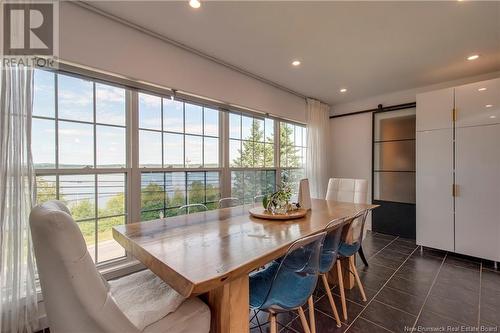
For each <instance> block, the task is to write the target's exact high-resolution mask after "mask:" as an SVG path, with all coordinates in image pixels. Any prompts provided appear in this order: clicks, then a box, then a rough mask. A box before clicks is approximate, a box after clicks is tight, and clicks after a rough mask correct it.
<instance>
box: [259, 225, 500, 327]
mask: <svg viewBox="0 0 500 333" xmlns="http://www.w3.org/2000/svg"><path fill="white" fill-rule="evenodd" d="M363 249H364V252H365V255H366V257H367V259H368V263H369V265H370V266H369V267H364V266H363V265H362V263H361V260H359V258H358V261H357V263H358V272H359V274H360V278H361V281H362V283H363V285H364V287H365V291H366V295H367V298H368V300H367V302H363V301H362V300H361V298H360V295H359V293H358V291H357V289H356V288H355V289H354V290H352V291H348V292H347V299H348V301H347V309H348V317H349V319H348V320H347V321H343V324H342V327H340V328H337V327H336V324H335V320H334V319H333V314H332V313H331V308H330V305H329V303H328V298H327V296H326V295H325V291H324V290H322V289H321V288H320V287H318V288H317V290H316V291H315V295H314V300H315V314H316V328H317V329H316V331H317V332H318V333H331V332H334V333H338V332H353V333H357V332H363V333H377V332H396V333H399V332H411V331H415V332H431V330H432V331H434V332H435V331H437V330H439V331H444V332H452V331H453V332H465V331H468V332H470V331H474V332H475V331H480V332H481V331H482V332H487V331H490V332H498V331H499V326H500V271H495V270H494V269H493V263H492V262H488V261H481V260H480V259H476V258H470V257H464V256H459V255H456V254H452V253H446V252H441V251H436V250H431V249H426V248H424V249H423V250H421V248H420V247H417V246H416V245H415V241H413V240H409V239H403V238H399V237H393V236H388V235H384V234H379V233H371V232H368V234H367V236H366V238H365V240H364V241H363ZM332 291H333V293H334V297H335V302H336V305H337V309H338V310H339V311H341V306H340V297H339V296H338V290H337V289H336V287H335V286H334V287H333V288H332ZM306 314H307V312H306ZM250 318H251V321H250V327H251V329H250V332H251V333H260V332H262V333H264V332H268V331H269V325H268V323H267V314H266V313H263V312H259V313H257V315H256V316H254V313H253V312H252V313H251V314H250ZM259 324H260V325H261V326H260V327H258V326H259ZM481 326H483V328H481ZM278 327H279V328H278V331H279V332H285V333H296V332H303V329H302V325H301V324H300V320H299V319H298V315H297V314H296V313H289V314H279V315H278Z"/></svg>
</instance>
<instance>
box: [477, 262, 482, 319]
mask: <svg viewBox="0 0 500 333" xmlns="http://www.w3.org/2000/svg"><path fill="white" fill-rule="evenodd" d="M482 283H483V261H482V260H481V264H480V266H479V302H478V307H477V327H479V326H480V325H481V294H482V293H483V290H482V289H483V286H482Z"/></svg>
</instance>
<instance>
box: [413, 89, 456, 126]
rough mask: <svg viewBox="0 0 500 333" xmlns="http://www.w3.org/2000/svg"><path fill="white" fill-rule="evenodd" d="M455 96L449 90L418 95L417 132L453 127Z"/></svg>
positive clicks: (452, 90) (452, 91) (451, 90)
mask: <svg viewBox="0 0 500 333" xmlns="http://www.w3.org/2000/svg"><path fill="white" fill-rule="evenodd" d="M453 94H454V88H447V89H441V90H436V91H430V92H427V93H423V94H418V95H417V120H416V128H417V132H418V131H430V130H438V129H444V128H452V127H453V106H454V97H453Z"/></svg>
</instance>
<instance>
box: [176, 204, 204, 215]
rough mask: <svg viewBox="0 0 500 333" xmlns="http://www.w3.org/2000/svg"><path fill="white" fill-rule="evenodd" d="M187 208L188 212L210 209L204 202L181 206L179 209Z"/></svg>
mask: <svg viewBox="0 0 500 333" xmlns="http://www.w3.org/2000/svg"><path fill="white" fill-rule="evenodd" d="M183 210H186V213H187V214H191V213H197V212H205V211H207V210H208V208H207V206H205V205H204V204H189V205H184V206H181V207H179V211H183Z"/></svg>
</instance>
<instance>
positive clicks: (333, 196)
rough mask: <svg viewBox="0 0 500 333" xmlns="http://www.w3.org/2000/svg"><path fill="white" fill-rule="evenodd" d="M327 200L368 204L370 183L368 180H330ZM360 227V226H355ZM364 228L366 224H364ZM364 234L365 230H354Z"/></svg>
mask: <svg viewBox="0 0 500 333" xmlns="http://www.w3.org/2000/svg"><path fill="white" fill-rule="evenodd" d="M326 200H335V201H341V202H352V203H363V204H364V203H368V181H367V180H366V179H350V178H330V180H329V181H328V189H327V191H326ZM354 226H355V227H356V226H358V224H354ZM363 226H364V223H363ZM354 232H355V233H356V234H357V233H360V232H361V233H363V232H364V229H359V230H354Z"/></svg>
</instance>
